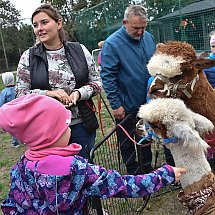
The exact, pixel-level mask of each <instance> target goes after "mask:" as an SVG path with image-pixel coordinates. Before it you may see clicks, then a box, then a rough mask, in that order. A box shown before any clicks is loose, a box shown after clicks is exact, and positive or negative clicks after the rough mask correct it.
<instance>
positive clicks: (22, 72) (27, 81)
mask: <svg viewBox="0 0 215 215" xmlns="http://www.w3.org/2000/svg"><path fill="white" fill-rule="evenodd" d="M30 89H31V78H30V65H29V50H26V51H25V52H24V53H23V54H22V56H21V58H20V60H19V64H18V67H17V74H16V88H15V91H16V98H18V97H20V96H23V95H26V94H29V93H38V94H41V95H45V94H46V90H40V89H34V90H30Z"/></svg>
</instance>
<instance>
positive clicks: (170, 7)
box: [144, 0, 196, 20]
mask: <svg viewBox="0 0 215 215" xmlns="http://www.w3.org/2000/svg"><path fill="white" fill-rule="evenodd" d="M195 1H196V0H168V1H166V0H153V1H152V0H146V1H145V4H144V6H145V7H146V8H147V10H148V15H149V19H150V20H153V19H157V18H159V17H162V16H164V15H167V14H169V13H172V12H174V11H176V10H178V9H179V8H181V7H185V6H187V5H188V4H191V3H193V2H195Z"/></svg>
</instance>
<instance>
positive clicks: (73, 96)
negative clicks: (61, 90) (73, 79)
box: [69, 90, 81, 105]
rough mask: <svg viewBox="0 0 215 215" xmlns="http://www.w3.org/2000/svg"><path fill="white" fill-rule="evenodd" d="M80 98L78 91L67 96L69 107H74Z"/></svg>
mask: <svg viewBox="0 0 215 215" xmlns="http://www.w3.org/2000/svg"><path fill="white" fill-rule="evenodd" d="M80 97H81V94H80V92H79V91H78V90H76V91H73V92H72V93H71V94H70V96H69V98H70V102H71V105H76V102H77V101H78V100H79V99H80Z"/></svg>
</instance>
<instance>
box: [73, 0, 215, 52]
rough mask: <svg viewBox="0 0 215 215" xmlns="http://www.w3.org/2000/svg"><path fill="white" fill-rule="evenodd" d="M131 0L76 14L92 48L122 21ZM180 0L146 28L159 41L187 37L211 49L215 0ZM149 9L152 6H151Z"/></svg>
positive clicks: (198, 47) (84, 38) (83, 39)
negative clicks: (188, 1) (187, 0)
mask: <svg viewBox="0 0 215 215" xmlns="http://www.w3.org/2000/svg"><path fill="white" fill-rule="evenodd" d="M130 2H131V1H129V0H119V1H116V0H109V1H105V2H104V3H101V4H99V5H98V6H95V7H93V8H90V9H87V10H84V11H82V12H80V13H77V14H76V22H77V23H79V24H78V25H77V36H78V39H79V41H80V42H82V43H83V44H85V45H86V46H87V47H88V48H89V49H90V50H92V49H96V48H97V43H98V42H99V41H100V40H105V39H106V38H107V37H108V36H109V35H110V34H111V33H113V32H114V31H115V30H117V29H118V28H119V27H120V26H121V25H122V19H123V15H124V10H125V8H126V7H127V6H128V5H129V3H130ZM180 2H181V0H178V1H176V2H175V4H176V6H177V5H179V9H178V10H176V11H174V12H172V13H167V14H165V15H164V16H162V17H160V18H157V19H152V21H149V22H148V27H147V30H148V31H149V32H150V33H152V35H153V36H154V38H155V41H156V43H158V42H164V41H168V40H180V41H187V42H189V43H190V44H192V45H193V46H194V48H195V49H196V50H197V51H198V52H199V51H209V50H210V45H209V34H210V32H211V31H214V30H215V22H214V16H215V1H214V0H203V1H196V2H194V3H192V4H189V5H187V6H185V7H183V5H184V4H180ZM149 12H150V9H149Z"/></svg>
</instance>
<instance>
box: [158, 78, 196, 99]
mask: <svg viewBox="0 0 215 215" xmlns="http://www.w3.org/2000/svg"><path fill="white" fill-rule="evenodd" d="M157 77H159V78H160V79H161V80H162V81H163V82H164V83H165V84H166V85H167V89H166V90H167V91H168V93H167V94H168V95H170V96H171V97H173V98H174V97H176V92H177V90H181V91H182V92H183V93H184V95H185V96H187V98H189V99H190V98H191V97H192V95H191V94H190V93H189V92H188V89H187V88H188V87H189V86H190V90H191V91H193V89H194V87H195V84H196V82H197V81H198V80H199V75H198V74H197V75H196V76H195V77H194V78H193V79H192V80H191V81H190V82H188V83H186V84H182V83H181V80H179V81H178V82H177V83H172V82H171V81H170V80H169V78H167V77H164V76H163V75H161V74H158V75H157Z"/></svg>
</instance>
